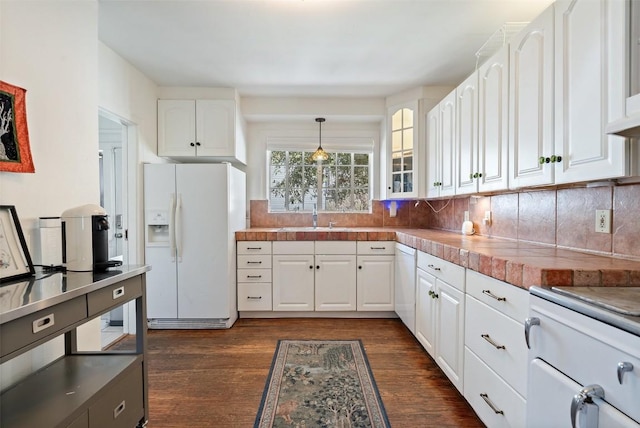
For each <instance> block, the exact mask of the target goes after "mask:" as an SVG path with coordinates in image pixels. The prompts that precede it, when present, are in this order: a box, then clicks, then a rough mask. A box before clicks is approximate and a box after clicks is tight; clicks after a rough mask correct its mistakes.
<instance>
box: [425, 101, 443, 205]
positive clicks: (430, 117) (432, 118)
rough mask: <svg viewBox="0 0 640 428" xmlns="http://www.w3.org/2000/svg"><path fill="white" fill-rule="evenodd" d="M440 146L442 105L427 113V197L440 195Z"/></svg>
mask: <svg viewBox="0 0 640 428" xmlns="http://www.w3.org/2000/svg"><path fill="white" fill-rule="evenodd" d="M441 149H442V148H441V147H440V105H439V104H438V105H437V106H435V107H434V108H432V109H431V110H430V111H429V112H428V113H427V197H428V198H436V197H438V196H440V186H441V184H442V183H441V177H442V171H440V170H441V169H442V162H441V158H442V156H441V154H440V151H441Z"/></svg>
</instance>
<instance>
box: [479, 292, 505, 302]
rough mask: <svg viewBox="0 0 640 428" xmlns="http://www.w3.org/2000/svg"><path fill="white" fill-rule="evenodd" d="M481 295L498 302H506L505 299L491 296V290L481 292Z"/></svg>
mask: <svg viewBox="0 0 640 428" xmlns="http://www.w3.org/2000/svg"><path fill="white" fill-rule="evenodd" d="M482 294H486V295H487V296H489V297H491V298H492V299H496V300H497V301H498V302H506V301H507V298H506V297H498V296H496V295H495V294H493V293H492V292H491V290H482Z"/></svg>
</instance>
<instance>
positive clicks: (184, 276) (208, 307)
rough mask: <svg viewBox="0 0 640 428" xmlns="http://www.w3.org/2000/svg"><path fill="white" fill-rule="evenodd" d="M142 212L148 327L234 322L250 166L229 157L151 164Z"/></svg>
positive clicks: (146, 172) (146, 171) (146, 169)
mask: <svg viewBox="0 0 640 428" xmlns="http://www.w3.org/2000/svg"><path fill="white" fill-rule="evenodd" d="M144 217H145V263H146V264H148V265H151V271H149V272H148V273H147V318H148V326H149V328H158V329H161V328H167V329H179V328H185V329H201V328H229V327H231V326H232V325H233V323H234V322H235V321H236V319H237V318H238V312H237V304H236V250H235V231H236V230H240V229H244V228H245V225H246V221H245V218H246V178H245V174H244V172H242V171H240V170H238V169H236V168H235V167H233V166H231V165H230V164H225V163H223V164H145V165H144Z"/></svg>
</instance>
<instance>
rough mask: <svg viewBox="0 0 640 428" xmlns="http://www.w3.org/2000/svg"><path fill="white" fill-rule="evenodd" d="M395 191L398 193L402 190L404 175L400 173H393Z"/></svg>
mask: <svg viewBox="0 0 640 428" xmlns="http://www.w3.org/2000/svg"><path fill="white" fill-rule="evenodd" d="M391 179H392V180H393V192H394V193H398V192H401V191H402V177H401V175H400V174H393V176H392V178H391Z"/></svg>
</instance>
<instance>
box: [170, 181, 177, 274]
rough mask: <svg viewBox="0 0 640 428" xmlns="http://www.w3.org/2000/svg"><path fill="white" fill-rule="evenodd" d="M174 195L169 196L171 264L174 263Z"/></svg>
mask: <svg viewBox="0 0 640 428" xmlns="http://www.w3.org/2000/svg"><path fill="white" fill-rule="evenodd" d="M175 228H176V195H175V193H172V194H171V198H170V199H169V251H171V262H173V263H174V262H175V261H176V234H175Z"/></svg>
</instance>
